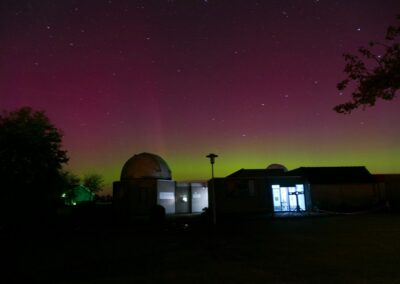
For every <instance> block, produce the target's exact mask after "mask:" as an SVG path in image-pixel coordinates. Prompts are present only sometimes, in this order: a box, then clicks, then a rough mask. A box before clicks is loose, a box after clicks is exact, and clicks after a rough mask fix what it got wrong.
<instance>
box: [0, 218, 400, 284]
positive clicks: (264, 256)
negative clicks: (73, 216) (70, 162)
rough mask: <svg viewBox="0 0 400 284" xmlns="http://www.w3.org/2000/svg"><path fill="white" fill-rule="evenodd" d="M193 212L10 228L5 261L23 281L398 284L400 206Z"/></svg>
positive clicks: (399, 268)
mask: <svg viewBox="0 0 400 284" xmlns="http://www.w3.org/2000/svg"><path fill="white" fill-rule="evenodd" d="M197 221H198V220H197V219H196V218H195V219H182V220H169V221H168V224H167V225H166V226H163V227H152V226H146V225H143V224H142V225H130V226H126V227H125V226H122V227H121V226H108V225H107V224H104V225H103V226H96V227H91V228H70V229H68V230H62V229H58V230H54V231H50V232H46V233H44V232H40V231H35V230H30V231H29V232H24V233H22V232H20V233H18V234H14V235H7V236H3V238H2V246H4V245H5V246H6V248H7V252H8V253H6V254H4V253H3V256H4V257H6V259H5V260H6V261H7V264H8V265H7V266H4V265H3V267H6V268H7V269H8V272H9V273H7V274H8V275H9V276H11V277H12V278H13V280H14V282H18V283H22V282H21V281H23V283H190V284H194V283H400V215H390V214H369V215H355V216H331V217H312V218H280V219H271V218H257V219H254V218H253V219H247V220H241V221H240V222H236V221H233V220H230V221H227V222H224V223H223V224H222V223H221V224H220V225H219V226H217V228H216V229H209V228H207V227H205V226H202V225H200V224H199V223H198V222H197ZM185 224H188V225H187V226H185ZM11 269H13V270H11ZM14 270H15V271H16V272H15V273H14V272H12V273H11V271H14ZM10 281H11V280H10ZM3 283H11V282H9V281H7V282H3Z"/></svg>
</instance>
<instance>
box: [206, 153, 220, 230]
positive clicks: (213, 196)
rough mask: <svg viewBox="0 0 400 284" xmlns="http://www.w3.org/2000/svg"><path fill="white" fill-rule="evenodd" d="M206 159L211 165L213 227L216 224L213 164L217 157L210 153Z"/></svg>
mask: <svg viewBox="0 0 400 284" xmlns="http://www.w3.org/2000/svg"><path fill="white" fill-rule="evenodd" d="M206 157H207V158H209V159H210V163H211V200H212V218H213V225H216V224H217V216H216V210H215V182H214V163H215V158H217V157H218V155H216V154H213V153H210V154H208V155H207V156H206Z"/></svg>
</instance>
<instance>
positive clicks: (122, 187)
mask: <svg viewBox="0 0 400 284" xmlns="http://www.w3.org/2000/svg"><path fill="white" fill-rule="evenodd" d="M113 198H114V204H115V208H116V211H117V213H118V214H119V215H122V216H126V217H130V216H138V215H149V214H150V213H151V211H152V210H153V208H155V207H156V205H161V206H163V207H164V208H165V212H166V213H167V214H176V213H198V212H202V210H203V208H205V207H208V189H207V185H206V184H205V183H199V182H185V183H183V182H175V181H174V180H172V173H171V169H170V168H169V166H168V164H167V162H166V161H165V160H164V159H162V158H161V157H160V156H158V155H155V154H151V153H140V154H137V155H134V156H133V157H131V158H130V159H128V160H127V161H126V163H125V164H124V166H123V167H122V171H121V177H120V180H119V181H116V182H114V184H113Z"/></svg>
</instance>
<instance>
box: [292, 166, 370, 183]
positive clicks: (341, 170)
mask: <svg viewBox="0 0 400 284" xmlns="http://www.w3.org/2000/svg"><path fill="white" fill-rule="evenodd" d="M287 175H301V176H305V177H306V178H307V179H308V181H309V182H310V183H311V184H349V183H352V184H355V183H372V182H374V178H373V176H372V175H371V174H370V172H369V171H368V170H367V168H366V167H300V168H297V169H294V170H291V171H289V172H287Z"/></svg>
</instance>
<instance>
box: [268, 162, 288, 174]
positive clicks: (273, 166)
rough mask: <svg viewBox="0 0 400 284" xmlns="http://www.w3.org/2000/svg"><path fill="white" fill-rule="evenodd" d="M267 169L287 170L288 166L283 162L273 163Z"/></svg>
mask: <svg viewBox="0 0 400 284" xmlns="http://www.w3.org/2000/svg"><path fill="white" fill-rule="evenodd" d="M267 170H281V171H282V172H287V168H286V167H285V166H284V165H281V164H271V165H269V166H268V167H267Z"/></svg>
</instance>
